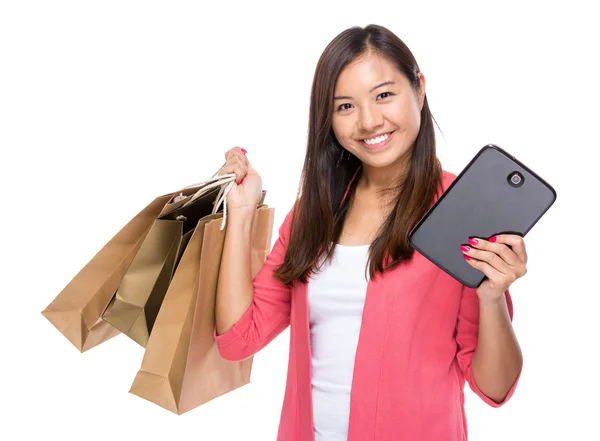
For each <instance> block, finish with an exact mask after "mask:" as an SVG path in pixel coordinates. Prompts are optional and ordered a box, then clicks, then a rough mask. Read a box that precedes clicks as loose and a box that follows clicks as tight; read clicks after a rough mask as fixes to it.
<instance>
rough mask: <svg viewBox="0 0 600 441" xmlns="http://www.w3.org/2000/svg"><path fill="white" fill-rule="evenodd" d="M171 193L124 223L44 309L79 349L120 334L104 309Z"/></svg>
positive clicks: (85, 349)
mask: <svg viewBox="0 0 600 441" xmlns="http://www.w3.org/2000/svg"><path fill="white" fill-rule="evenodd" d="M171 197H172V195H171V194H168V195H163V196H159V197H157V198H155V199H154V200H153V201H152V202H151V203H150V204H148V205H147V206H146V207H145V208H144V209H143V210H141V211H140V212H139V213H138V214H137V215H136V216H135V217H134V218H133V219H131V220H130V221H129V222H128V223H127V225H125V226H124V227H123V228H122V229H121V230H120V231H119V232H118V233H117V234H116V235H115V236H114V237H113V238H112V239H111V240H110V241H109V242H108V243H107V244H106V245H105V246H104V247H103V248H102V249H101V250H100V251H99V252H98V253H97V254H96V255H95V256H94V257H93V258H92V259H91V260H90V261H89V262H88V263H87V264H86V265H85V266H84V267H83V268H82V269H81V270H80V271H79V273H78V274H77V275H76V276H75V277H74V278H73V279H72V280H71V281H70V282H69V283H68V284H67V286H66V287H65V288H64V289H63V290H62V291H61V292H60V293H59V294H58V296H57V297H56V298H55V299H54V300H53V301H52V302H51V303H50V304H49V305H48V306H47V307H46V309H44V310H43V311H42V314H43V315H44V317H46V318H47V319H48V320H49V321H50V323H52V324H53V325H54V326H55V327H56V328H57V329H58V330H59V331H60V332H61V333H62V334H63V335H64V336H65V337H66V338H67V339H68V340H69V341H70V342H71V343H72V344H73V345H74V346H75V347H76V348H77V349H78V350H79V351H80V352H84V351H87V350H88V349H90V348H93V347H94V346H97V345H99V344H100V343H102V342H104V341H106V340H108V339H110V338H112V337H114V336H115V335H117V334H119V331H118V330H117V329H115V328H114V327H112V326H111V325H110V324H109V323H106V322H105V321H103V320H102V313H103V312H104V310H105V309H106V306H107V305H108V303H109V302H110V300H111V298H112V297H113V295H114V293H115V291H116V289H117V287H118V286H119V284H120V283H121V279H122V278H123V275H124V274H125V272H126V271H127V268H128V267H129V265H130V263H131V262H132V260H133V258H134V257H135V255H136V253H137V251H138V250H139V248H140V247H141V245H142V243H143V242H144V239H145V237H146V235H147V233H148V232H149V230H150V228H151V226H152V224H153V222H154V221H155V220H156V218H157V216H159V215H160V213H161V211H162V210H163V209H164V207H165V204H167V202H168V200H169V199H171Z"/></svg>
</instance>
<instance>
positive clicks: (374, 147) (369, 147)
mask: <svg viewBox="0 0 600 441" xmlns="http://www.w3.org/2000/svg"><path fill="white" fill-rule="evenodd" d="M385 133H388V132H384V133H383V134H385ZM394 133H396V131H395V130H393V131H392V132H390V136H388V137H387V139H385V140H384V141H382V142H380V143H379V144H371V145H369V144H366V143H365V142H364V141H363V140H361V141H360V143H361V144H362V145H363V146H364V147H365V148H367V149H368V150H379V149H382V148H383V147H385V146H386V145H388V144H389V142H390V140H391V139H392V137H393V136H394ZM377 136H381V135H377ZM377 136H372V138H377Z"/></svg>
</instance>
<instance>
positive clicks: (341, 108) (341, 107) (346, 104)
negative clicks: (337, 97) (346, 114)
mask: <svg viewBox="0 0 600 441" xmlns="http://www.w3.org/2000/svg"><path fill="white" fill-rule="evenodd" d="M351 105H352V104H350V103H344V104H340V105H339V106H338V108H337V109H336V112H339V111H341V110H348V107H344V106H351Z"/></svg>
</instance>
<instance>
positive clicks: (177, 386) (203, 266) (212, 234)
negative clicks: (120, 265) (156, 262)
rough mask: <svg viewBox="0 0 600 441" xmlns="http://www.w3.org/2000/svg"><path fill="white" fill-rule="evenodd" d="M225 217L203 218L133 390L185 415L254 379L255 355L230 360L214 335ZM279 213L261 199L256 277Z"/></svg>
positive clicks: (256, 228) (253, 251) (257, 219)
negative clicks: (220, 350) (223, 354)
mask: <svg viewBox="0 0 600 441" xmlns="http://www.w3.org/2000/svg"><path fill="white" fill-rule="evenodd" d="M263 200H264V192H263ZM221 217H222V214H221V213H220V214H215V215H210V216H207V217H205V218H203V219H201V220H200V221H199V222H198V224H197V227H196V228H195V230H194V232H193V235H192V236H191V238H190V241H189V244H188V246H187V248H186V250H185V251H184V253H183V257H182V258H181V262H180V264H179V267H178V269H177V272H176V274H175V276H174V278H173V281H172V282H171V284H170V286H169V288H168V291H167V293H166V296H165V298H164V301H163V304H162V306H161V308H160V311H159V313H158V316H157V317H156V321H155V323H154V328H153V329H152V333H151V334H150V338H149V340H148V344H147V346H146V351H145V354H144V358H143V361H142V365H141V368H140V370H139V372H138V373H137V375H136V377H135V379H134V381H133V384H132V386H131V389H130V391H129V392H131V393H132V394H134V395H137V396H139V397H141V398H144V399H146V400H149V401H151V402H153V403H155V404H158V405H159V406H162V407H163V408H165V409H167V410H169V411H171V412H174V413H176V414H179V415H180V414H183V413H185V412H187V411H189V410H191V409H194V408H195V407H198V406H200V405H202V404H204V403H206V402H208V401H210V400H212V399H214V398H216V397H218V396H220V395H223V394H225V393H228V392H230V391H232V390H234V389H237V388H239V387H241V386H243V385H245V384H248V383H249V382H250V373H251V369H252V362H253V357H250V358H248V359H246V360H243V361H240V362H231V361H227V360H224V359H223V358H221V356H220V354H219V352H218V349H217V346H216V343H215V341H214V338H213V330H214V326H215V300H216V288H217V280H218V276H219V268H220V262H221V255H222V252H223V244H224V238H225V231H226V230H224V231H221V230H220V224H221ZM273 218H274V208H268V206H266V205H264V204H262V200H261V204H259V205H258V206H257V212H256V216H255V220H254V226H253V232H252V247H251V271H252V277H254V276H255V275H256V274H257V273H258V271H259V270H260V268H261V267H262V265H263V263H264V262H265V260H266V257H267V255H268V253H269V251H270V248H271V236H272V231H273Z"/></svg>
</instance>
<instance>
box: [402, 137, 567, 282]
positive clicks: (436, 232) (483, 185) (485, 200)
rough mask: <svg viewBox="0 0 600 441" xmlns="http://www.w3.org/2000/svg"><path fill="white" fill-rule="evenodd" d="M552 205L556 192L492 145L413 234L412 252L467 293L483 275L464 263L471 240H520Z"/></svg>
mask: <svg viewBox="0 0 600 441" xmlns="http://www.w3.org/2000/svg"><path fill="white" fill-rule="evenodd" d="M555 200H556V191H555V190H554V188H552V186H550V184H548V183H547V182H546V181H544V180H543V179H542V178H541V177H539V176H538V175H537V174H535V173H534V172H533V171H532V170H531V169H529V168H528V167H527V166H525V165H524V164H523V163H521V162H520V161H518V160H517V159H516V158H514V157H513V156H511V155H510V154H509V153H507V152H506V151H504V150H502V149H501V148H500V147H498V146H496V145H494V144H488V145H486V146H485V147H483V148H482V149H481V150H480V151H479V153H477V155H476V156H475V157H474V158H473V159H472V160H471V162H469V164H468V165H467V166H466V167H465V168H464V170H463V171H462V172H461V173H460V174H459V175H457V177H456V179H455V180H454V181H453V182H452V183H451V184H450V186H449V187H448V189H447V190H446V191H445V192H444V193H443V194H442V195H441V196H440V198H439V199H438V200H437V202H436V203H435V204H434V205H433V206H432V207H431V209H430V210H429V211H428V212H427V214H425V216H424V217H423V219H421V220H420V221H419V223H418V224H417V225H416V226H415V227H414V228H413V229H412V231H411V232H410V235H409V242H410V244H411V245H412V246H413V248H414V249H415V250H417V251H418V252H419V253H421V254H422V255H423V256H424V257H426V258H427V259H429V260H430V261H431V262H433V263H434V264H435V265H437V266H438V267H440V268H441V269H442V270H444V271H446V272H447V273H448V274H450V275H451V276H452V277H454V278H455V279H456V280H458V281H459V282H461V283H462V284H463V285H465V286H468V287H469V288H477V287H478V286H479V285H480V284H481V282H483V280H484V279H485V275H484V274H483V273H482V272H481V271H479V270H477V269H475V268H473V267H472V266H471V265H469V264H468V263H467V262H466V261H465V259H464V258H463V253H462V251H461V250H460V246H461V245H467V242H468V240H469V238H470V237H477V238H480V239H485V240H487V239H489V238H490V237H492V236H494V235H496V234H503V233H510V234H518V235H520V236H521V237H525V235H526V234H527V232H528V231H529V230H530V229H531V228H532V227H533V226H534V225H535V224H536V223H537V221H538V220H540V218H541V217H542V216H543V215H544V213H545V212H546V211H547V210H548V209H549V208H550V206H551V205H552V204H553V203H554V201H555Z"/></svg>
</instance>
